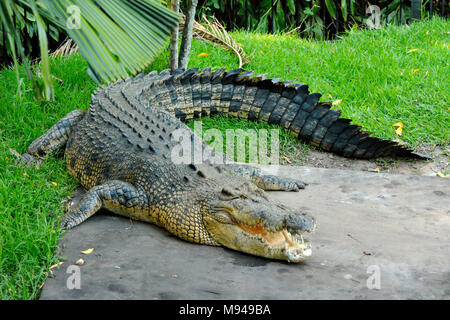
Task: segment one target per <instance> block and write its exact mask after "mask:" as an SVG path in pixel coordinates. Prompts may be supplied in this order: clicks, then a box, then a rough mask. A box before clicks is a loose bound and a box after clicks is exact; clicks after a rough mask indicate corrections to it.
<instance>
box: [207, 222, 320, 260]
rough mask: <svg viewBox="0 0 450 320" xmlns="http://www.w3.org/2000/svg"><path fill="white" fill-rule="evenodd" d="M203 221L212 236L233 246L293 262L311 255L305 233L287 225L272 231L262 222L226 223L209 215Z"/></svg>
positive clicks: (233, 247)
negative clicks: (291, 229)
mask: <svg viewBox="0 0 450 320" xmlns="http://www.w3.org/2000/svg"><path fill="white" fill-rule="evenodd" d="M204 223H205V226H206V229H207V230H208V232H209V234H210V235H211V237H212V238H213V239H214V240H215V241H216V242H217V243H218V244H220V245H223V246H225V247H228V248H230V249H234V250H237V251H242V252H246V253H249V254H253V255H257V256H261V257H265V258H269V259H276V260H285V261H288V262H291V263H298V262H302V261H304V260H305V259H307V258H308V257H310V256H311V255H312V248H311V245H310V243H309V242H308V241H307V240H305V239H304V238H303V235H302V233H294V234H292V233H290V232H289V231H287V230H286V229H281V230H278V231H274V232H271V231H268V230H266V229H265V228H264V227H262V226H261V225H258V226H252V227H249V226H245V225H242V224H224V223H221V222H217V221H214V219H212V218H208V217H205V218H204ZM307 231H308V232H313V231H314V230H307Z"/></svg>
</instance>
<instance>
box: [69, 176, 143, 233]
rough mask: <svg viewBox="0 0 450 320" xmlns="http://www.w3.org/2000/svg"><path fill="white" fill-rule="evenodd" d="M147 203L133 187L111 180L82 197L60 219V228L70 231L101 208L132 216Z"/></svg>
mask: <svg viewBox="0 0 450 320" xmlns="http://www.w3.org/2000/svg"><path fill="white" fill-rule="evenodd" d="M146 203H147V196H146V195H145V194H144V193H142V192H139V190H137V189H136V188H135V187H134V186H133V185H131V184H129V183H127V182H123V181H120V180H111V181H108V182H106V183H104V184H102V185H99V186H95V187H94V188H92V189H90V190H89V191H88V192H87V193H86V194H84V195H83V197H82V198H81V200H80V202H79V203H77V204H76V205H74V206H73V207H72V208H70V209H69V212H67V213H66V214H65V215H64V216H63V217H62V219H61V227H62V228H66V229H71V228H73V227H75V226H77V225H79V224H80V223H82V222H84V221H85V220H86V219H87V218H89V217H90V216H92V215H93V214H94V213H96V212H97V211H98V210H100V209H101V208H107V209H108V210H110V211H113V212H115V213H118V214H125V213H127V215H128V216H133V213H136V212H137V211H138V210H137V208H139V207H143V206H144V205H145V204H146Z"/></svg>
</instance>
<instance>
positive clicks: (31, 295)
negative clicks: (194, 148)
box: [0, 19, 450, 299]
mask: <svg viewBox="0 0 450 320" xmlns="http://www.w3.org/2000/svg"><path fill="white" fill-rule="evenodd" d="M448 30H450V23H449V22H448V21H443V20H440V19H433V20H432V21H428V22H420V23H416V24H414V25H412V26H410V27H387V28H385V29H381V30H375V31H365V32H352V33H350V34H348V35H346V36H345V37H344V39H343V40H339V41H335V42H316V41H307V40H301V39H298V38H295V37H294V36H288V35H279V36H271V35H262V34H261V35H259V34H251V33H246V32H237V33H234V34H233V35H234V37H235V39H236V40H237V41H238V42H239V43H241V44H242V46H243V47H244V49H245V51H246V52H247V54H248V56H249V58H250V60H251V63H249V64H247V65H245V66H244V68H246V69H252V70H255V71H256V72H257V73H266V72H268V73H269V77H281V78H283V79H285V80H296V81H299V82H305V83H307V84H309V86H310V89H311V91H313V92H321V93H322V94H323V98H322V100H329V101H336V100H341V102H340V104H338V105H337V106H336V108H338V109H341V110H342V111H343V116H345V117H349V118H351V119H353V120H354V123H358V124H361V125H363V127H364V129H365V130H368V131H371V132H373V133H374V135H375V136H377V137H381V138H385V139H394V138H396V135H395V128H394V127H393V126H392V125H393V124H394V123H396V122H399V121H400V122H402V123H403V124H404V130H403V135H402V136H401V137H398V138H399V139H400V141H402V142H404V143H405V144H407V145H409V146H410V147H412V148H415V147H417V146H418V144H429V145H440V146H442V147H444V148H446V147H448V139H449V128H450V121H449V114H448V113H449V110H450V109H449V108H450V106H449V101H450V99H449V95H450V93H449V90H448V88H449V87H450V83H449V78H450V77H449V61H450V54H449V44H450V42H449V37H450V34H449V32H448ZM202 52H206V53H208V54H209V56H207V57H199V56H198V55H199V54H200V53H202ZM167 57H168V53H167V52H164V53H162V54H161V55H160V57H159V58H158V59H157V60H156V61H155V62H154V63H153V64H152V66H151V67H150V68H149V70H153V69H157V70H162V69H165V68H167V61H168V59H167ZM190 66H198V67H200V68H204V67H207V66H212V67H213V68H218V67H222V66H225V67H227V68H229V69H232V68H236V67H237V58H236V57H235V56H233V55H232V54H231V53H229V52H225V51H223V50H222V49H221V48H218V47H214V46H212V45H210V44H207V43H204V42H200V41H194V43H193V47H192V57H191V61H190ZM86 67H87V65H86V62H85V61H84V59H83V58H82V57H80V56H79V55H74V56H72V57H70V58H64V59H60V60H57V61H54V62H53V63H52V72H53V74H54V75H55V76H57V77H58V78H61V79H63V80H64V82H63V84H62V85H57V86H56V101H54V102H51V103H48V102H36V101H33V98H32V91H31V90H30V89H29V83H27V82H26V81H25V84H24V88H25V92H24V97H23V99H22V101H18V100H17V99H16V98H15V93H16V90H17V85H16V81H15V75H14V72H13V71H11V70H3V71H1V72H0V91H1V92H2V94H1V95H0V114H1V117H0V299H35V298H38V297H39V292H40V287H41V285H42V284H43V282H44V280H45V279H46V277H47V274H48V272H49V269H50V266H52V265H53V264H55V263H57V262H59V261H61V260H64V258H63V257H59V256H55V249H56V247H57V243H58V240H59V238H60V236H61V234H60V232H59V231H58V230H56V229H55V228H54V222H55V220H56V218H57V217H58V216H59V215H60V214H62V213H63V211H64V205H63V204H62V203H61V201H62V200H64V199H66V198H67V197H68V196H69V195H70V194H71V192H72V191H73V190H74V189H75V186H76V182H75V181H74V179H72V178H71V177H70V176H69V174H68V173H67V171H66V170H65V166H64V161H63V159H62V157H57V158H55V157H52V158H50V159H49V160H48V161H46V162H45V163H44V164H43V165H42V166H41V168H40V169H38V170H33V169H27V168H20V167H16V166H15V165H14V164H13V161H14V157H13V156H12V155H11V154H10V152H9V149H10V148H12V149H15V150H17V151H19V152H20V153H23V152H24V151H25V150H26V148H27V146H28V145H29V144H30V142H31V141H32V140H34V139H35V138H37V137H39V136H40V135H41V134H42V133H44V132H45V131H46V130H47V129H48V128H50V127H51V126H52V125H53V124H54V123H56V122H57V121H58V120H59V119H60V118H61V117H63V116H64V115H65V114H66V113H68V112H69V111H71V110H74V109H80V108H81V109H87V108H88V106H89V101H90V95H91V93H92V92H93V91H94V89H95V88H96V85H95V83H94V82H93V81H91V80H90V78H89V76H88V75H87V73H86ZM22 72H23V70H22ZM191 125H192V124H191ZM203 127H204V129H208V128H211V127H215V128H219V129H222V130H224V129H226V128H236V127H240V128H244V129H245V128H268V126H267V125H264V124H251V123H247V122H245V121H239V120H235V119H227V118H223V117H218V118H215V119H206V120H204V121H203ZM280 142H281V145H282V148H283V151H282V152H287V153H289V152H290V150H294V149H295V148H297V147H298V146H299V145H300V143H299V142H297V141H296V140H294V139H292V138H290V137H289V135H287V134H282V135H281V141H280ZM301 148H305V147H303V146H302V147H301ZM62 267H63V268H64V267H65V266H64V265H63V266H62Z"/></svg>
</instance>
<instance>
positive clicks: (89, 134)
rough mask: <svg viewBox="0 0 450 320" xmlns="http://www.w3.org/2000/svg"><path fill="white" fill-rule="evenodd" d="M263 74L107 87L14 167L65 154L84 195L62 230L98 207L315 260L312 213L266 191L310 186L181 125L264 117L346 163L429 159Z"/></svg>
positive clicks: (156, 79) (172, 75) (239, 245)
mask: <svg viewBox="0 0 450 320" xmlns="http://www.w3.org/2000/svg"><path fill="white" fill-rule="evenodd" d="M266 77H267V75H254V73H253V72H251V71H243V70H241V69H236V70H231V71H228V72H227V71H226V69H224V68H221V69H217V70H215V71H212V70H211V68H206V69H203V70H201V71H200V70H199V69H198V68H192V69H189V70H184V69H178V70H175V71H173V72H171V71H170V70H164V71H162V72H160V73H158V72H156V71H153V72H150V73H148V74H140V75H138V76H135V77H130V78H127V79H124V80H119V81H118V82H115V83H111V84H109V85H103V86H101V87H100V88H98V89H97V90H96V91H95V92H94V93H93V95H92V99H91V103H90V107H89V109H88V110H74V111H72V112H70V113H69V114H68V115H66V116H65V117H64V118H62V119H61V120H60V121H59V122H57V123H56V124H55V125H54V126H53V127H51V128H50V129H49V130H48V131H47V132H46V133H44V135H43V136H41V137H39V138H37V139H36V140H35V141H33V142H32V143H31V145H30V146H29V147H28V149H27V152H26V153H24V154H23V155H22V156H21V162H26V163H29V164H32V163H35V162H36V161H41V160H42V159H43V158H45V157H46V156H47V155H49V154H51V153H53V152H54V151H55V150H57V149H60V148H62V147H63V146H65V153H64V155H65V161H66V165H67V168H68V171H69V172H70V174H71V175H73V176H74V177H75V179H76V180H77V181H78V182H79V183H80V184H81V186H82V187H83V188H84V189H85V190H86V193H85V194H84V195H83V196H82V198H81V200H80V201H79V203H77V204H75V205H73V206H71V207H70V209H69V210H68V211H67V213H66V214H65V215H63V217H62V218H61V219H60V221H59V222H58V223H59V226H60V227H62V228H65V229H71V228H73V227H75V226H77V225H79V224H80V223H82V222H83V221H85V220H86V219H88V218H89V217H90V216H92V215H93V214H94V213H96V212H97V211H99V210H100V209H101V208H105V209H107V210H109V211H111V212H113V213H116V214H119V215H123V216H126V217H130V218H132V219H136V220H140V221H145V222H149V223H153V224H155V225H157V226H159V227H162V228H165V229H166V230H167V231H169V232H170V233H172V234H174V235H176V236H177V237H179V238H181V239H184V240H187V241H190V242H194V243H199V244H206V245H212V246H225V247H228V248H230V249H234V250H237V251H241V252H245V253H247V254H252V255H257V256H262V257H266V258H270V259H277V260H286V261H289V262H293V263H296V262H300V261H303V260H305V259H306V258H307V257H309V256H310V255H311V253H312V249H311V244H310V241H309V240H308V239H306V238H305V237H304V234H305V233H312V232H313V231H314V230H315V228H316V221H315V219H314V217H312V216H311V215H310V214H309V213H307V212H303V211H302V210H300V209H294V208H290V207H287V206H285V205H283V204H282V203H280V202H278V201H275V200H274V199H271V198H270V197H269V196H268V193H267V192H266V191H268V190H282V191H299V190H300V189H303V188H305V185H306V184H305V183H304V182H302V181H300V180H297V179H290V178H287V179H286V178H279V177H276V176H273V175H268V174H263V173H262V171H261V170H260V169H259V168H256V167H253V166H249V165H244V164H238V163H233V162H232V161H231V160H230V159H228V158H227V157H226V156H225V155H224V154H222V153H220V152H217V151H214V150H213V149H212V148H211V147H209V146H208V145H207V144H206V143H204V142H203V141H201V139H200V138H199V137H197V135H195V134H194V133H193V131H192V130H191V129H189V127H187V126H186V125H185V122H186V121H188V120H191V119H196V118H201V117H211V116H214V115H217V114H223V115H226V116H229V117H236V118H242V119H248V120H251V121H262V122H266V123H269V124H274V125H278V126H280V127H281V128H283V129H285V130H288V131H289V132H290V133H291V135H292V136H295V137H298V138H299V139H302V140H304V141H307V142H309V143H310V144H312V145H314V146H317V147H319V148H321V149H323V150H326V151H331V152H334V153H337V154H339V155H342V156H345V157H354V158H364V159H367V158H374V157H380V156H404V157H414V158H424V157H425V156H422V155H420V154H416V153H414V152H413V151H411V150H408V149H407V148H405V147H402V146H399V145H397V144H396V143H394V142H391V141H386V140H381V139H378V138H374V137H369V133H367V132H363V131H361V127H359V126H357V125H353V124H350V120H348V119H343V118H341V117H340V113H339V111H337V110H332V109H330V108H331V104H330V103H327V102H320V101H319V99H320V94H318V93H310V92H309V89H308V86H307V85H306V84H303V83H293V82H292V81H282V80H281V79H266ZM180 130H181V132H183V138H182V139H181V140H183V141H185V142H186V143H187V142H189V141H198V139H200V144H199V145H200V149H198V145H197V148H195V147H194V149H193V151H194V152H193V153H195V152H203V154H205V155H206V156H205V157H203V159H202V161H201V163H196V162H195V161H193V160H192V159H190V161H185V162H181V163H178V162H176V161H174V158H173V151H174V150H175V148H176V147H177V146H179V145H180V141H181V140H180V139H178V140H177V139H175V136H176V135H177V134H178V133H179V132H180ZM178 135H179V134H178ZM194 145H196V144H195V143H194ZM191 160H192V161H191Z"/></svg>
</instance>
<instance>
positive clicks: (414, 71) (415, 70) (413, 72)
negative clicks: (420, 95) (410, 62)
mask: <svg viewBox="0 0 450 320" xmlns="http://www.w3.org/2000/svg"><path fill="white" fill-rule="evenodd" d="M417 71H420V69H414V70H413V71H411V73H412V74H415V73H416V72H417Z"/></svg>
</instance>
